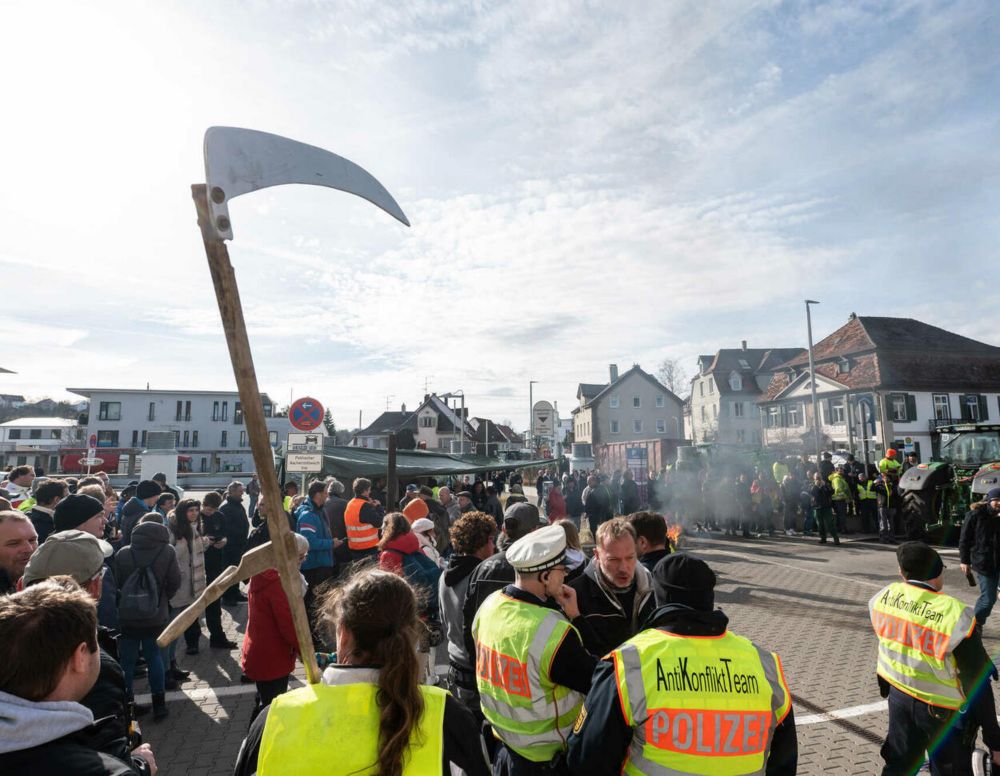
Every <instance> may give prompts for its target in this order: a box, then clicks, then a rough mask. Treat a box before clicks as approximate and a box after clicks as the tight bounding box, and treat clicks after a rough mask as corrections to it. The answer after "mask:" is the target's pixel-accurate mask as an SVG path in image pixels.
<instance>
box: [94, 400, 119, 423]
mask: <svg viewBox="0 0 1000 776" xmlns="http://www.w3.org/2000/svg"><path fill="white" fill-rule="evenodd" d="M97 419H98V420H121V419H122V403H121V402H120V401H102V402H101V403H100V405H99V406H98V409H97Z"/></svg>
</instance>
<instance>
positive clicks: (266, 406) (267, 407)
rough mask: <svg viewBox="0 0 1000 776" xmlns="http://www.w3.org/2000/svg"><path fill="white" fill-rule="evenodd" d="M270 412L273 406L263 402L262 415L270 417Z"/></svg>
mask: <svg viewBox="0 0 1000 776" xmlns="http://www.w3.org/2000/svg"><path fill="white" fill-rule="evenodd" d="M271 412H273V408H272V407H271V405H270V404H269V403H268V402H264V417H265V418H269V417H271Z"/></svg>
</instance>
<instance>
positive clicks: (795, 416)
mask: <svg viewBox="0 0 1000 776" xmlns="http://www.w3.org/2000/svg"><path fill="white" fill-rule="evenodd" d="M801 422H802V421H801V420H799V405H798V404H789V405H788V425H789V426H798V425H801Z"/></svg>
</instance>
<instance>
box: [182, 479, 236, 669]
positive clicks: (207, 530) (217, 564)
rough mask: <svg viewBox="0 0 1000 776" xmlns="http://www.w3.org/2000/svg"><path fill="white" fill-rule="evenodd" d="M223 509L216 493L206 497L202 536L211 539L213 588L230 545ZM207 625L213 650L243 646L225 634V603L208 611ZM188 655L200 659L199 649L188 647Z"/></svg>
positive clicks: (208, 562)
mask: <svg viewBox="0 0 1000 776" xmlns="http://www.w3.org/2000/svg"><path fill="white" fill-rule="evenodd" d="M220 506H222V496H220V495H219V494H218V493H215V492H214V491H213V492H211V493H206V494H205V498H203V499H202V501H201V535H202V536H207V537H208V538H209V539H211V542H210V543H209V545H208V546H207V547H206V548H205V578H206V579H207V581H208V583H209V584H211V583H212V580H214V579H215V578H216V577H217V576H219V574H221V573H222V571H223V569H225V567H226V563H225V547H226V544H227V543H228V540H227V539H226V526H225V518H224V516H223V514H222V513H221V512H220V511H219V507H220ZM205 625H207V626H208V638H209V640H208V645H209V646H210V647H212V648H213V649H236V648H237V647H238V646H239V645H238V644H237V643H236V642H235V641H230V640H229V638H228V637H227V636H226V633H225V631H224V630H222V602H221V601H219V600H215V601H212V603H210V604H209V605H208V606H206V607H205ZM187 654H189V655H197V654H198V647H194V648H193V649H192V648H191V647H188V649H187Z"/></svg>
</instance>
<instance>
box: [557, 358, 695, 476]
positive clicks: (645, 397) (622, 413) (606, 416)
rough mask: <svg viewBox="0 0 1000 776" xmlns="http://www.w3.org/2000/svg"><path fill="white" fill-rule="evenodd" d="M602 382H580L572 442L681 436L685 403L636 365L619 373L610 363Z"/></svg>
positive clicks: (596, 444)
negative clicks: (604, 380) (599, 383)
mask: <svg viewBox="0 0 1000 776" xmlns="http://www.w3.org/2000/svg"><path fill="white" fill-rule="evenodd" d="M608 378H609V380H608V382H607V383H605V384H604V385H597V384H594V383H581V384H580V385H579V387H578V388H577V400H578V401H579V402H580V404H579V406H578V407H577V408H576V409H575V410H573V413H572V415H573V442H574V444H577V445H582V444H586V445H590V446H591V449H592V450H593V452H594V457H595V458H598V457H600V456H599V448H600V446H601V445H606V444H614V443H620V442H639V441H647V440H651V439H682V438H683V437H684V402H683V401H681V399H680V398H678V397H677V395H676V394H674V393H673V392H672V391H670V389H668V388H667V387H665V386H664V385H663V384H661V383H660V381H659V380H657V379H656V378H655V377H653V376H652V375H651V374H649V373H648V372H645V371H643V370H642V369H641V368H640V367H639V365H638V364H636V365H634V366H633V367H632V368H631V369H629V370H628V371H627V372H625V373H623V374H621V375H619V374H618V367H617V365H615V364H611V365H610V367H609V370H608Z"/></svg>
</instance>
